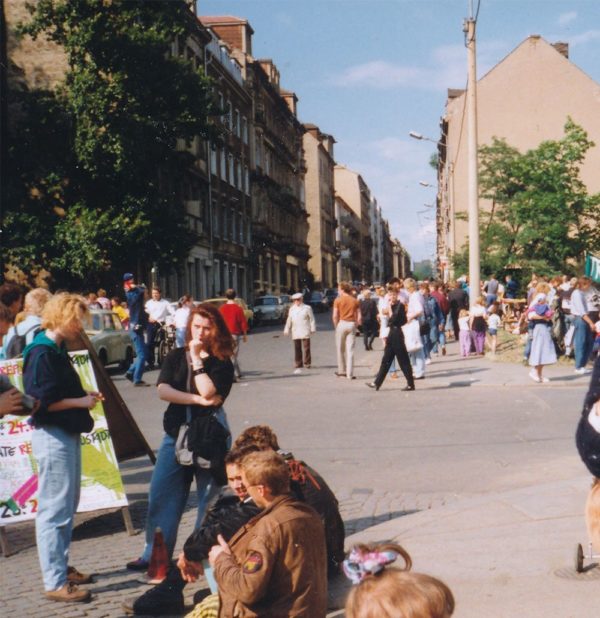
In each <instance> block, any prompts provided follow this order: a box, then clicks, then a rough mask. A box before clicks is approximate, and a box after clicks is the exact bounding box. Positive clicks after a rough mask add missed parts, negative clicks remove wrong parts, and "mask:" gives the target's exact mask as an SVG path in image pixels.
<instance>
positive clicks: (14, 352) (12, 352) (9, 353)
mask: <svg viewBox="0 0 600 618" xmlns="http://www.w3.org/2000/svg"><path fill="white" fill-rule="evenodd" d="M40 330H41V327H40V325H39V324H34V325H33V326H32V327H31V328H28V329H27V330H26V331H25V332H24V333H23V334H22V335H20V334H19V329H18V327H17V326H15V334H14V335H13V336H12V337H11V339H10V341H9V342H8V345H7V346H6V352H5V358H6V359H10V358H21V357H22V356H23V350H24V349H25V346H26V345H27V335H29V333H30V332H31V331H33V336H34V337H35V336H36V335H37V334H38V333H39V332H40Z"/></svg>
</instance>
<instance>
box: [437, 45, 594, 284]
mask: <svg viewBox="0 0 600 618" xmlns="http://www.w3.org/2000/svg"><path fill="white" fill-rule="evenodd" d="M599 91H600V84H598V83H596V82H595V81H594V80H592V79H591V78H590V77H589V76H588V75H586V74H585V73H584V72H583V71H582V70H581V69H579V68H578V67H577V66H576V65H575V64H574V63H573V62H571V61H570V60H569V46H568V44H567V43H555V44H550V43H549V42H547V41H546V40H544V39H543V38H542V37H540V36H538V35H532V36H529V37H528V38H527V39H525V40H524V41H523V42H522V43H521V44H520V45H519V46H517V47H516V48H515V49H514V50H513V51H512V52H511V53H510V54H508V56H506V57H505V58H504V59H503V60H502V61H501V62H499V63H498V64H497V65H496V66H494V67H493V68H492V69H491V70H490V71H489V72H488V73H486V74H485V75H484V76H483V77H481V78H480V79H479V80H478V81H477V97H478V101H477V121H478V141H479V145H480V146H482V145H487V144H490V143H491V141H492V138H493V137H498V138H504V139H505V140H506V142H507V143H508V144H509V145H510V146H513V147H516V148H517V149H519V150H520V151H521V152H525V151H527V150H529V149H532V148H536V147H537V146H538V145H539V144H540V143H541V142H542V141H544V140H548V139H554V140H555V139H561V138H562V137H563V135H564V133H563V128H564V125H565V122H566V121H567V117H568V116H570V117H571V118H572V119H573V120H574V122H576V123H577V124H579V125H581V126H582V127H583V128H584V129H585V130H586V131H587V133H588V136H589V138H590V139H591V140H592V141H594V142H595V143H596V146H595V147H594V148H592V149H591V150H590V151H589V152H588V153H587V156H586V159H585V162H584V164H583V165H582V168H581V178H582V180H583V182H584V183H585V184H586V186H587V188H588V190H589V191H590V192H591V193H595V192H598V191H600V175H599V174H598V170H599V169H600V147H599V146H598V145H599V144H600V98H599V96H598V92H599ZM465 105H466V93H465V91H464V90H449V91H448V100H447V102H446V109H445V113H444V116H443V117H442V120H441V130H442V131H441V137H440V144H439V148H438V151H439V167H438V211H437V255H438V262H439V265H440V270H441V271H442V274H443V275H444V276H445V277H446V278H447V277H448V276H449V275H450V274H451V272H450V265H449V262H450V257H451V256H452V254H453V253H455V252H459V251H461V250H462V248H463V246H464V245H465V243H466V242H467V228H468V225H467V221H466V218H465V215H466V209H467V203H468V200H467V193H468V184H467V183H468V174H467V135H466V126H467V124H466V121H464V119H465V118H466V116H465V114H466V110H465ZM479 206H480V208H482V209H486V210H489V209H490V207H491V204H490V203H488V202H487V201H486V200H482V199H480V203H479Z"/></svg>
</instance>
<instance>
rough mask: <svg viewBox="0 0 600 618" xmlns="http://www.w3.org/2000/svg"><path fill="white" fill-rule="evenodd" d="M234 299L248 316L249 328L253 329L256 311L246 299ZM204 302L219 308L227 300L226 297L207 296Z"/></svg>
mask: <svg viewBox="0 0 600 618" xmlns="http://www.w3.org/2000/svg"><path fill="white" fill-rule="evenodd" d="M233 301H234V302H235V303H236V305H239V306H240V307H241V308H242V311H243V312H244V316H245V317H246V322H248V330H252V327H253V326H254V311H252V309H251V308H250V307H248V305H247V304H246V301H245V300H244V299H243V298H234V299H233ZM202 302H203V303H211V304H212V305H214V306H215V307H216V308H217V309H219V308H220V307H221V305H224V304H225V303H226V302H227V299H226V298H207V299H206V300H203V301H202Z"/></svg>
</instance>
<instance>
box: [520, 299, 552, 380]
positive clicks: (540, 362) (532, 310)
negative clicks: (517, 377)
mask: <svg viewBox="0 0 600 618" xmlns="http://www.w3.org/2000/svg"><path fill="white" fill-rule="evenodd" d="M546 299H547V297H546V295H545V294H541V293H540V294H537V295H536V297H535V298H534V300H533V302H532V303H531V305H530V307H529V309H528V311H527V317H528V318H529V321H530V322H531V323H532V324H533V325H534V326H533V338H532V341H531V350H530V352H529V365H530V367H531V371H530V372H529V377H530V378H531V379H532V380H533V381H534V382H549V381H550V380H549V379H548V378H544V377H543V376H542V372H543V369H544V365H553V364H554V363H556V360H557V359H556V349H555V347H554V341H552V334H551V329H552V313H553V311H552V309H550V306H549V305H548V303H547V300H546Z"/></svg>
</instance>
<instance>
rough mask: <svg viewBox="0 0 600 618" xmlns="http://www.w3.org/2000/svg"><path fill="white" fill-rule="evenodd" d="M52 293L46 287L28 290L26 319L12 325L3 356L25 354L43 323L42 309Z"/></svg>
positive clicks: (25, 307)
mask: <svg viewBox="0 0 600 618" xmlns="http://www.w3.org/2000/svg"><path fill="white" fill-rule="evenodd" d="M51 298H52V294H50V292H48V290H46V289H44V288H35V289H33V290H31V291H30V292H27V294H26V296H25V306H24V308H23V314H24V319H23V320H21V321H20V322H19V323H18V324H16V325H15V326H12V327H11V328H10V330H9V331H8V333H7V334H6V337H5V338H4V341H3V343H2V358H6V359H9V358H17V357H19V356H21V355H22V354H23V350H24V349H25V346H26V345H29V344H30V343H31V342H32V341H33V338H34V337H35V335H36V334H37V332H38V330H40V324H41V323H42V317H41V316H42V311H43V310H44V306H45V305H46V303H47V302H48V301H49V300H50V299H51Z"/></svg>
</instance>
